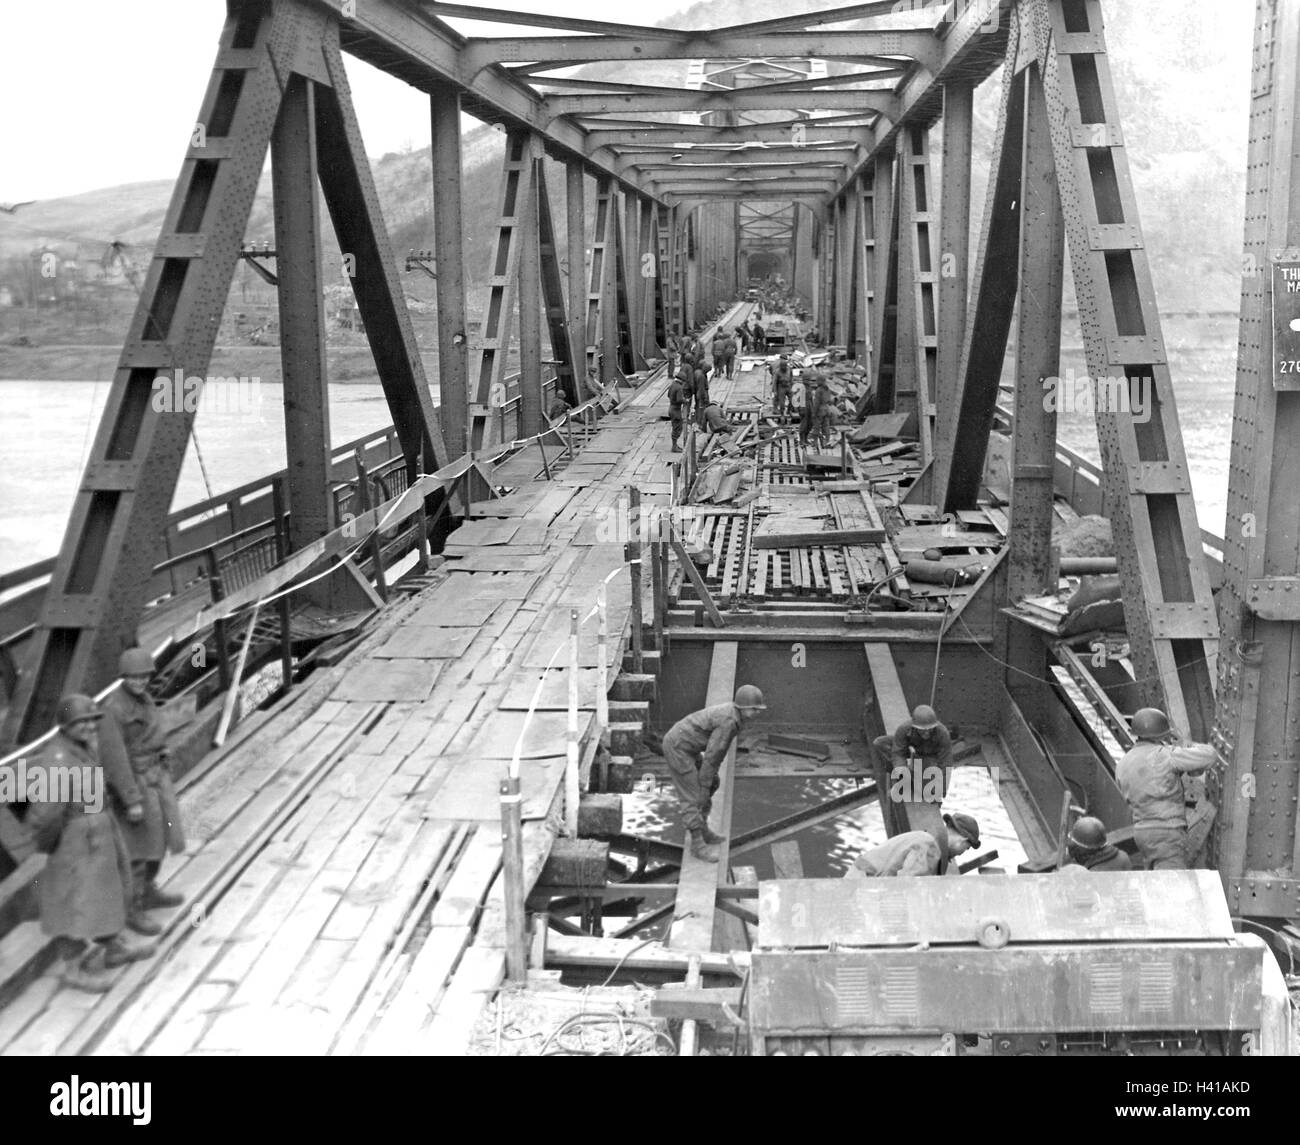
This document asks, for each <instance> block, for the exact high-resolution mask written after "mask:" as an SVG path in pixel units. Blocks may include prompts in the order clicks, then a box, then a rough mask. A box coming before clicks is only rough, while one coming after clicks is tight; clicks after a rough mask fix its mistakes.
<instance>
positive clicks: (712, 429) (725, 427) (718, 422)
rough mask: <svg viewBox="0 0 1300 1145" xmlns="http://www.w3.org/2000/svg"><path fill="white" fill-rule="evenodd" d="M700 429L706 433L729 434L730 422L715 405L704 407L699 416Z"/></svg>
mask: <svg viewBox="0 0 1300 1145" xmlns="http://www.w3.org/2000/svg"><path fill="white" fill-rule="evenodd" d="M700 423H701V428H702V429H704V430H705V431H706V432H708V433H730V432H731V422H729V421H728V420H727V417H726V415H725V414H724V413H723V412H722V410H720V409H719V408H718V407H717V406H716V405H709V406H706V407H705V408H704V410H703V412H702V413H701V414H700Z"/></svg>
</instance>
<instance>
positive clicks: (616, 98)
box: [542, 87, 898, 123]
mask: <svg viewBox="0 0 1300 1145" xmlns="http://www.w3.org/2000/svg"><path fill="white" fill-rule="evenodd" d="M795 95H796V93H795V92H792V91H777V92H765V91H764V90H763V89H762V88H761V87H757V88H753V87H748V88H729V89H727V90H725V91H677V90H673V89H667V88H666V89H664V90H662V91H652V92H645V93H635V92H601V93H591V94H588V95H552V96H545V97H543V99H542V113H543V115H544V116H545V118H546V122H547V123H553V122H555V121H556V120H558V119H559V118H560V117H561V116H566V115H575V116H584V115H609V114H613V113H615V112H629V111H630V112H633V113H634V114H638V115H640V114H644V113H646V112H651V111H655V112H658V111H687V112H692V113H695V114H699V115H708V114H710V113H715V114H717V113H725V112H737V111H786V110H788V109H789V107H790V105H791V104H792V103H794V104H795V105H796V106H807V107H810V108H820V109H834V110H840V111H861V112H863V113H864V114H865V113H867V112H871V111H878V112H880V113H881V114H882V115H884V116H886V117H887V118H890V119H893V118H894V117H895V116H896V115H897V106H898V104H897V99H896V97H895V96H894V95H893V93H892V92H887V91H809V92H807V97H808V98H807V99H806V100H797V99H794V98H792V97H793V96H795Z"/></svg>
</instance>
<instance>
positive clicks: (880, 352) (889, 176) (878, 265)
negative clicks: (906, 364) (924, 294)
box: [871, 154, 898, 412]
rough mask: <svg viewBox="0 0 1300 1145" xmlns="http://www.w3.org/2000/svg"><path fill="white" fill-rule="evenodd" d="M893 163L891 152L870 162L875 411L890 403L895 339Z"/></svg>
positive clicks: (895, 215) (894, 190) (892, 400)
mask: <svg viewBox="0 0 1300 1145" xmlns="http://www.w3.org/2000/svg"><path fill="white" fill-rule="evenodd" d="M896 175H897V172H896V164H895V163H894V156H893V155H892V154H885V155H878V156H876V159H875V162H874V163H873V171H872V186H873V187H874V188H875V200H876V257H875V268H874V275H875V290H874V292H873V293H874V296H875V297H874V298H873V299H872V303H873V307H872V312H871V344H872V347H873V350H874V354H873V356H874V363H873V364H874V367H875V370H874V373H873V374H872V375H871V376H872V380H873V381H874V382H875V387H876V397H875V403H874V408H875V409H876V410H877V411H878V412H884V411H885V410H890V409H893V406H894V354H895V350H896V346H897V341H898V283H897V280H896V269H897V250H896V243H897V236H898V209H897V204H898V196H897V193H896V192H897V189H896V187H895V178H896Z"/></svg>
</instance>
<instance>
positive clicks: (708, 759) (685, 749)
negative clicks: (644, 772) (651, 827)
mask: <svg viewBox="0 0 1300 1145" xmlns="http://www.w3.org/2000/svg"><path fill="white" fill-rule="evenodd" d="M766 710H767V705H766V704H765V703H763V693H762V692H760V691H759V690H758V689H757V688H755V687H754V686H753V685H752V684H744V685H742V686H741V687H739V688H737V689H736V698H735V700H734V701H733V702H731V703H727V704H715V705H714V706H713V707H711V708H704V709H702V710H701V711H698V712H692V713H691V714H690V715H689V716H683V717H682V718H681V719H680V720H678V721H677V722H676V723H675V724H673V726H672V727H671V728H669V729H668V733H667V734H666V735H665V736H664V741H663V748H664V759H666V760H667V761H668V770H669V771H670V773H671V774H672V777H673V785H674V786H675V787H676V788H677V795H678V798H679V799H680V800H681V803H682V810H683V818H684V819H685V821H686V837H687V841H688V844H689V846H690V851H691V854H692V855H693V856H694V857H695V858H697V859H702V860H704V861H705V862H709V863H716V862H717V861H718V848H717V844H718V843H721V842H722V841H723V840H724V839H725V838H726V836H725V835H719V834H717V833H716V832H714V831H711V830H710V829H709V822H708V820H709V810H710V809H711V808H712V806H713V793H714V792H715V791H717V789H718V783H719V778H718V769H719V768H720V767H721V766H722V761H723V759H725V758H726V755H727V750H728V749H729V748H730V747H731V741H732V740H733V739H735V738H736V735H737V733H739V731H740V725H741V724H742V723H746V722H748V721H749V720H752V719H753V718H754V717H755V716H757V715H758V713H759V712H762V711H766Z"/></svg>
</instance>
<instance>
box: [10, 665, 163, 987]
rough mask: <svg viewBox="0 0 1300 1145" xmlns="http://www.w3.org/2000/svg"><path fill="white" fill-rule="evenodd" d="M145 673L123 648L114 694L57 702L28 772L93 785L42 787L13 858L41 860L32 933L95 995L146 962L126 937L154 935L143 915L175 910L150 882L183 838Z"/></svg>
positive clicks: (147, 668)
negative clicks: (115, 976)
mask: <svg viewBox="0 0 1300 1145" xmlns="http://www.w3.org/2000/svg"><path fill="white" fill-rule="evenodd" d="M153 672H154V663H153V658H152V657H151V656H150V655H149V653H148V652H146V651H144V650H143V649H141V648H129V649H127V650H126V651H125V652H123V653H122V655H121V658H120V660H119V662H118V673H119V675H120V676H121V686H120V687H119V688H117V689H116V690H115V691H114V692H112V693H111V694H110V695H109V697H108V698H107V699H106V700H105V701H104V704H103V707H99V706H97V705H96V704H95V702H94V701H93V700H92V699H90V697H88V696H83V695H68V696H65V697H63V699H62V700H61V701H60V702H59V706H58V709H57V712H56V722H57V725H58V729H57V731H56V733H55V735H54V737H53V739H52V740H51V741H50V743H49V744H47V745H46V746H45V748H44V749H43V750H42V752H41V754H40V755H39V756H38V757H37V758H36V759H35V760H33V761H32V762H31V763H30V764H29V765H28V775H29V776H30V775H32V774H33V773H34V771H35V770H37V769H45V771H46V774H47V775H49V776H58V775H66V774H69V771H68V770H58V769H75V770H76V771H77V772H78V773H79V774H81V775H83V776H91V777H92V779H93V781H94V782H93V784H92V786H95V787H96V790H94V791H92V790H88V789H87V785H86V784H85V783H83V784H82V786H81V789H80V790H79V791H78V790H75V789H72V788H70V787H69V786H68V785H67V784H66V783H64V784H58V783H55V782H49V783H47V784H45V785H44V790H45V791H46V792H47V793H48V794H49V798H48V799H44V800H41V801H32V800H29V801H28V804H27V815H26V818H25V819H24V820H23V824H24V828H25V831H24V835H25V839H24V841H23V843H21V844H20V845H19V847H18V848H17V850H16V853H15V858H18V859H20V860H21V859H25V858H27V857H28V856H29V855H31V854H34V853H35V852H37V851H43V852H45V853H47V854H48V855H49V859H48V861H47V862H46V864H45V867H44V869H43V870H42V871H41V873H40V875H39V876H38V885H37V894H38V898H39V900H40V910H41V928H42V929H43V930H44V932H45V933H46V934H47V935H49V936H51V937H52V938H55V939H57V940H58V945H59V957H60V959H61V961H62V966H61V977H62V979H63V981H64V982H65V983H66V984H67V985H69V986H71V987H73V988H75V989H79V990H86V991H89V992H92V993H102V992H103V991H105V990H108V989H109V987H110V985H111V983H110V982H109V979H108V978H107V977H106V975H105V974H104V971H106V970H112V969H114V968H116V967H118V966H123V965H125V964H127V963H129V962H136V961H138V960H140V959H142V958H148V957H150V956H151V955H152V954H153V947H152V946H151V945H148V944H138V945H128V944H127V943H126V942H125V941H124V939H123V932H124V931H126V930H131V931H134V932H135V933H137V934H140V935H145V936H147V937H151V936H153V935H156V934H159V933H161V931H162V926H161V924H160V923H159V922H158V921H157V920H156V919H154V918H152V917H150V915H149V913H148V912H149V911H151V910H158V909H168V908H174V907H177V906H179V905H180V904H181V902H182V899H181V897H180V896H179V895H175V894H169V893H168V892H166V891H164V890H162V889H161V888H160V887H159V886H158V874H159V870H160V868H161V866H162V862H163V859H164V858H165V856H166V855H167V853H168V852H171V853H173V854H175V853H178V852H180V851H183V850H184V849H185V836H184V832H183V830H182V827H181V816H180V808H179V805H178V804H177V801H176V791H175V788H174V786H173V784H172V779H171V771H170V758H169V753H168V749H167V745H166V725H165V723H164V721H163V718H162V710H161V708H160V706H159V705H158V704H157V703H156V702H155V701H154V700H153V698H152V697H151V696H150V695H149V681H150V679H151V677H152V676H153ZM105 788H107V790H105ZM75 796H79V797H75Z"/></svg>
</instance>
